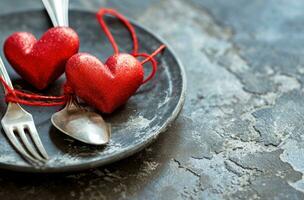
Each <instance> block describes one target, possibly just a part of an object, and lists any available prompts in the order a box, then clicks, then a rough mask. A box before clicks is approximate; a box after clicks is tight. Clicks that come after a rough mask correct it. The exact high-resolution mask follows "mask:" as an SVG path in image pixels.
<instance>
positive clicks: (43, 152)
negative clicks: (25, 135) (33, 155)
mask: <svg viewBox="0 0 304 200" xmlns="http://www.w3.org/2000/svg"><path fill="white" fill-rule="evenodd" d="M27 128H28V131H29V133H30V135H31V137H32V139H33V141H34V143H35V145H36V147H37V149H38V150H39V152H40V154H41V155H42V156H43V158H45V159H46V160H48V159H49V156H48V154H47V153H46V150H45V148H44V147H43V144H42V142H41V140H40V137H39V134H38V132H37V129H36V127H35V125H34V124H28V127H27Z"/></svg>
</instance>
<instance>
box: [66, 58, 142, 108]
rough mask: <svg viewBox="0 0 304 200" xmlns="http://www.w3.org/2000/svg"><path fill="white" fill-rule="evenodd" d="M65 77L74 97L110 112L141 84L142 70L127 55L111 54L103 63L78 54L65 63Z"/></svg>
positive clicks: (138, 64) (135, 61) (133, 59)
mask: <svg viewBox="0 0 304 200" xmlns="http://www.w3.org/2000/svg"><path fill="white" fill-rule="evenodd" d="M66 77H67V82H68V84H69V86H71V87H72V88H73V90H74V92H75V93H76V94H77V96H79V97H80V98H82V99H83V100H84V101H86V102H87V103H88V104H90V105H93V106H94V107H95V108H96V109H98V110H100V111H102V112H104V113H111V112H113V111H114V110H115V109H116V108H118V107H119V106H121V105H122V104H124V103H125V102H126V101H127V100H128V99H129V98H130V97H131V96H132V95H133V94H134V93H135V92H136V90H137V89H138V88H139V87H140V86H141V84H142V83H143V78H144V70H143V66H142V64H141V63H140V62H139V61H138V60H137V59H136V58H135V57H133V56H132V55H130V54H117V55H114V56H111V57H110V58H109V59H108V60H107V61H106V63H105V64H103V63H102V62H100V61H99V60H98V59H97V58H96V57H94V56H92V55H89V54H86V53H79V54H76V55H74V56H73V57H71V58H70V59H69V61H68V62H67V65H66Z"/></svg>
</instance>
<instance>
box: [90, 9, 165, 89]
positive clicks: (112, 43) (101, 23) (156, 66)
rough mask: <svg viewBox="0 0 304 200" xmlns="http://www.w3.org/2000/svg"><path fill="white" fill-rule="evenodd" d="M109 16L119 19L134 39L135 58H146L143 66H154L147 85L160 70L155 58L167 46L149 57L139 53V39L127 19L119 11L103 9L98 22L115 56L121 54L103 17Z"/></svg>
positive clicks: (99, 12) (98, 16)
mask: <svg viewBox="0 0 304 200" xmlns="http://www.w3.org/2000/svg"><path fill="white" fill-rule="evenodd" d="M106 14H109V15H112V16H114V17H116V18H117V19H119V20H120V21H121V22H122V23H123V25H124V26H125V27H126V28H127V29H128V31H129V32H130V34H131V37H132V42H133V53H132V55H133V56H134V57H144V58H146V59H145V60H144V61H142V62H141V64H142V65H144V64H145V63H147V62H149V61H150V62H151V64H152V72H151V74H150V75H149V76H148V77H147V78H146V79H145V80H144V81H143V83H142V84H145V83H147V82H148V81H150V80H151V79H152V78H153V77H154V76H155V74H156V71H157V68H158V64H157V62H156V60H155V59H154V57H155V56H156V55H157V54H159V53H160V52H161V51H162V50H164V49H165V48H166V46H165V45H161V46H160V47H159V48H158V49H157V50H156V51H154V52H153V53H152V54H151V55H148V54H147V53H138V38H137V35H136V32H135V29H134V27H133V25H132V24H131V23H130V22H129V20H128V19H127V18H125V17H124V16H123V15H121V14H120V13H119V12H118V11H116V10H113V9H106V8H102V9H100V10H99V11H98V13H97V14H96V17H97V20H98V22H99V24H100V26H101V28H102V30H103V31H104V32H105V34H106V36H107V38H108V39H109V41H110V43H111V45H112V47H113V49H114V53H115V54H119V48H118V45H117V43H116V41H115V39H114V37H113V35H112V33H111V32H110V30H109V28H108V26H107V24H106V23H105V21H104V19H103V17H104V15H106Z"/></svg>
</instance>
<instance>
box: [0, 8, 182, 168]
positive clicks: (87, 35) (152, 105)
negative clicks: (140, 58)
mask: <svg viewBox="0 0 304 200" xmlns="http://www.w3.org/2000/svg"><path fill="white" fill-rule="evenodd" d="M106 20H107V23H108V24H109V26H110V27H111V31H112V32H113V35H114V36H115V38H116V39H117V42H118V44H119V46H120V49H121V51H123V52H131V49H132V41H131V39H130V36H129V33H128V32H127V30H126V29H125V28H124V26H123V25H121V24H120V23H119V22H118V21H117V20H115V19H113V18H110V17H108V18H106ZM133 24H134V23H133ZM70 25H71V27H72V28H74V29H75V30H76V31H77V32H78V34H79V36H80V40H81V52H88V53H91V54H93V55H95V56H97V57H99V58H100V59H101V60H102V61H105V60H106V58H107V57H108V56H110V55H111V54H112V52H113V50H112V47H111V46H110V44H109V42H108V40H107V38H106V37H105V35H104V34H103V32H102V31H101V29H100V27H99V25H98V23H97V21H96V19H95V13H92V12H83V11H71V12H70ZM134 26H135V28H136V31H137V34H138V37H139V42H140V50H141V52H147V53H151V52H153V51H154V50H155V49H156V48H157V47H158V46H159V45H161V44H162V43H164V42H163V41H162V40H161V39H159V38H158V37H156V36H154V35H153V34H152V33H151V31H148V30H147V29H145V28H142V27H141V26H139V25H136V24H134ZM0 27H1V30H0V45H1V46H3V42H4V40H5V38H7V36H9V35H10V34H12V33H13V32H16V31H28V32H31V33H33V34H34V35H36V37H40V36H41V35H42V34H43V32H45V31H46V30H47V29H48V28H49V27H51V23H50V21H49V18H48V16H47V14H46V13H45V12H44V11H27V12H22V13H12V14H8V15H2V16H0ZM1 55H2V56H3V52H1ZM157 59H158V61H159V64H160V65H159V70H158V73H157V76H156V77H155V78H154V79H153V81H151V82H150V83H149V84H147V85H144V86H142V87H141V88H140V89H139V91H138V92H137V93H136V94H135V95H134V96H133V97H132V98H131V99H130V100H129V101H128V103H127V104H126V105H125V106H124V107H122V108H120V109H119V110H117V111H116V112H115V113H113V114H111V115H106V116H104V118H105V120H106V121H107V122H110V123H111V124H112V131H113V133H112V139H111V142H110V144H109V145H107V146H105V147H93V146H88V145H85V144H82V143H79V142H77V141H74V140H73V139H71V138H68V137H67V136H65V135H64V134H62V133H60V132H59V131H57V130H56V129H55V128H54V127H53V126H52V125H51V122H50V117H51V115H52V114H53V113H54V112H56V111H58V110H59V109H60V107H55V108H54V107H53V108H45V107H26V106H24V107H25V109H26V110H28V111H29V112H31V113H32V114H33V117H34V119H35V122H36V125H37V129H38V132H39V134H40V136H41V139H42V141H43V143H44V145H45V148H46V150H47V151H48V153H49V155H50V157H51V159H50V160H49V161H48V162H47V164H46V165H45V166H44V167H42V168H34V167H32V166H31V165H29V164H27V163H26V162H25V161H23V159H22V158H21V157H20V156H19V155H18V154H17V153H16V152H15V151H14V149H13V148H12V147H11V146H10V144H9V143H8V140H7V138H6V137H5V135H4V133H3V131H2V134H0V168H5V169H9V170H16V171H24V172H66V171H75V170H84V169H88V168H92V167H97V166H101V165H104V164H107V163H110V162H114V161H117V160H119V159H122V158H125V157H127V156H130V155H132V154H134V153H135V152H138V151H140V150H141V149H143V148H144V147H146V146H147V145H148V144H150V143H151V142H152V141H153V140H155V139H156V138H157V136H158V135H159V133H161V132H163V131H165V130H166V128H167V127H168V125H169V124H170V123H171V122H172V121H173V120H174V119H175V118H176V117H177V115H178V113H179V111H180V110H181V108H182V105H183V102H184V97H185V74H184V70H183V68H182V66H181V63H180V62H179V61H178V60H177V58H176V57H175V55H174V54H173V53H172V50H171V49H170V48H167V49H166V50H165V52H164V53H163V54H161V55H159V56H158V57H157ZM5 64H6V66H7V69H8V71H9V73H10V75H11V78H12V81H13V83H14V85H15V87H16V88H22V89H25V90H31V91H34V89H33V88H31V87H30V86H29V85H27V84H26V83H25V82H24V81H22V79H21V78H20V77H19V76H18V75H17V74H16V73H15V72H14V71H13V69H12V68H11V67H10V65H9V64H8V63H7V62H6V61H5ZM145 69H146V73H147V74H148V73H149V69H150V66H149V65H146V66H145ZM64 80H65V78H64V76H62V77H61V78H60V80H58V81H56V83H54V84H53V85H52V86H51V87H50V88H49V89H47V90H46V91H44V94H47V95H57V94H60V91H61V87H62V84H63V83H64ZM92 84H94V83H92ZM3 97H4V96H3V92H2V93H1V100H0V112H1V114H2V115H3V114H4V112H5V109H6V104H5V102H4V100H3V99H4V98H3Z"/></svg>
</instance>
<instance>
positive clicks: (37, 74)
mask: <svg viewBox="0 0 304 200" xmlns="http://www.w3.org/2000/svg"><path fill="white" fill-rule="evenodd" d="M78 50H79V38H78V35H77V33H76V32H75V31H74V30H73V29H71V28H68V27H55V28H51V29H49V30H48V31H47V32H45V33H44V34H43V36H42V37H41V38H40V39H39V40H37V39H36V38H35V36H33V35H32V34H31V33H27V32H17V33H14V34H12V35H11V36H9V37H8V38H7V40H6V41H5V43H4V53H5V56H6V58H7V60H8V61H9V62H10V64H11V65H12V67H13V68H14V69H15V70H16V72H17V73H18V74H19V75H20V76H21V77H22V78H23V79H25V80H26V81H27V82H29V83H30V84H31V85H33V86H34V87H35V88H37V89H40V90H42V89H45V88H46V87H47V86H48V85H49V84H51V83H52V82H53V81H55V80H56V79H57V78H59V76H60V75H62V74H63V72H64V70H65V64H66V62H67V60H68V59H69V58H70V57H71V56H73V55H74V54H76V53H77V52H78Z"/></svg>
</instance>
